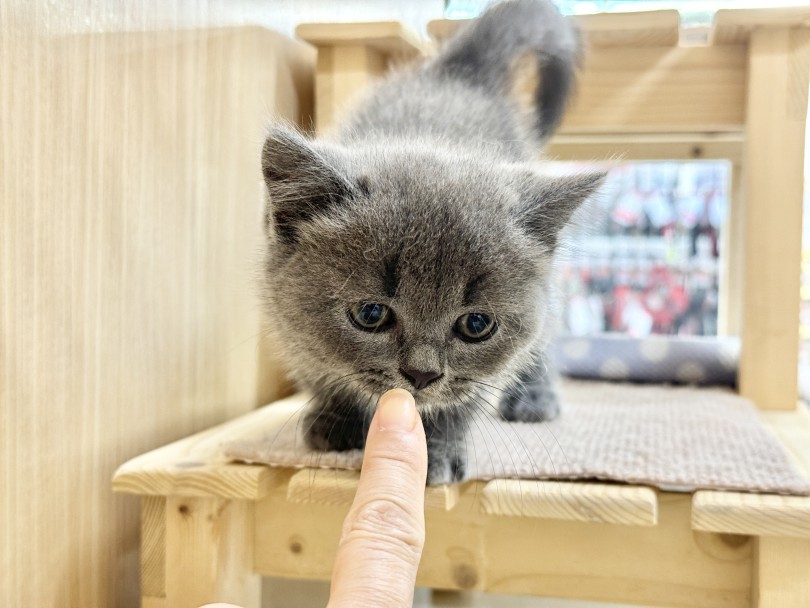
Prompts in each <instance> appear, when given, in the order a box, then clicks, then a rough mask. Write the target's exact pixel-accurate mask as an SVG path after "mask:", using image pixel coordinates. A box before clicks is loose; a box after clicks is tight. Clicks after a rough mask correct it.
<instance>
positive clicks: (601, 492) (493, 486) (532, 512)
mask: <svg viewBox="0 0 810 608" xmlns="http://www.w3.org/2000/svg"><path fill="white" fill-rule="evenodd" d="M481 503H482V504H481V506H482V508H483V510H484V513H487V514H488V515H501V516H508V517H534V518H542V519H561V520H567V521H583V522H592V523H607V524H622V525H630V526H654V525H656V524H657V523H658V498H657V496H656V493H655V491H654V490H652V489H651V488H646V487H641V486H623V485H617V484H606V483H582V482H560V481H535V480H526V479H495V480H493V481H490V482H487V484H486V485H485V486H484V489H483V490H482V491H481Z"/></svg>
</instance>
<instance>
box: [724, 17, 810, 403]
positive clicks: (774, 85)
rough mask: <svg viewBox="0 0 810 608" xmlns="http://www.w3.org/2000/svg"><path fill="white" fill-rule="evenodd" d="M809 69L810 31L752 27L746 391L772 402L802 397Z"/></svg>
mask: <svg viewBox="0 0 810 608" xmlns="http://www.w3.org/2000/svg"><path fill="white" fill-rule="evenodd" d="M732 48H733V47H732ZM809 72H810V32H808V31H806V30H789V29H767V28H766V29H758V30H755V31H754V32H753V33H752V34H751V43H750V52H749V73H748V112H747V129H746V135H747V146H746V157H745V167H744V171H745V186H744V187H745V193H746V203H745V243H744V252H745V262H744V264H745V272H744V276H745V285H744V290H743V293H744V305H743V323H742V352H741V359H740V393H741V394H743V395H744V396H746V397H748V398H750V399H752V400H753V401H754V402H755V403H757V405H759V406H760V407H762V408H766V409H793V408H795V407H796V402H797V399H798V389H797V383H798V377H797V376H798V369H797V368H798V351H799V286H800V274H799V273H800V265H801V233H802V203H803V194H804V191H803V190H804V175H803V173H804V162H803V160H804V131H805V119H806V115H807V87H808V75H809Z"/></svg>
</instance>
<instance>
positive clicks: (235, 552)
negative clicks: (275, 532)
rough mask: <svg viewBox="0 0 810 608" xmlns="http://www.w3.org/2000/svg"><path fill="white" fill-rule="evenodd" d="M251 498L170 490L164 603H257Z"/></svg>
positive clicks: (182, 606) (248, 606) (179, 607)
mask: <svg viewBox="0 0 810 608" xmlns="http://www.w3.org/2000/svg"><path fill="white" fill-rule="evenodd" d="M252 540H253V503H252V502H250V501H245V500H228V499H222V498H192V497H180V496H172V497H170V498H168V499H167V501H166V602H165V604H166V606H169V607H171V608H199V607H200V606H202V605H204V604H210V603H213V602H228V603H233V604H236V605H238V606H240V607H241V608H259V607H260V605H261V579H260V577H259V576H257V575H256V574H255V573H254V570H253V552H254V546H253V543H252V542H251V541H252Z"/></svg>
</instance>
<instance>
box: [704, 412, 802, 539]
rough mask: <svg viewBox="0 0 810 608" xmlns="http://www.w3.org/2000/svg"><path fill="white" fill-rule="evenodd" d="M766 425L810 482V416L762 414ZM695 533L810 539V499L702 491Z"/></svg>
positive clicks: (778, 413) (783, 413)
mask: <svg viewBox="0 0 810 608" xmlns="http://www.w3.org/2000/svg"><path fill="white" fill-rule="evenodd" d="M760 417H761V419H762V422H763V424H764V425H765V427H766V428H768V430H770V431H771V432H772V433H773V434H774V435H775V436H776V438H777V439H778V440H779V443H780V444H782V447H783V448H785V450H786V451H787V452H788V454H789V455H790V456H791V459H792V460H793V464H794V465H795V466H796V468H797V469H798V470H799V472H800V473H802V474H803V475H804V477H805V478H807V479H810V412H808V410H807V408H806V407H805V406H804V405H802V404H799V406H798V408H797V409H796V410H794V411H792V412H778V411H771V412H762V413H761V414H760ZM692 529H694V530H701V531H703V532H721V533H726V534H749V535H752V536H781V537H785V536H787V537H794V538H810V496H777V495H774V494H747V493H744V492H713V491H699V492H696V493H695V495H694V497H693V498H692Z"/></svg>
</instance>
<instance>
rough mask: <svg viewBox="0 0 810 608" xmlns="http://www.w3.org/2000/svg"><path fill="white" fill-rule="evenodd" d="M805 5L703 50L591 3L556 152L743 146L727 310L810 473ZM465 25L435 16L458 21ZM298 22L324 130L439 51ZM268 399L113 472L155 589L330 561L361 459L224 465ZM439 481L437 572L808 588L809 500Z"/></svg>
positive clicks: (239, 586) (430, 497)
mask: <svg viewBox="0 0 810 608" xmlns="http://www.w3.org/2000/svg"><path fill="white" fill-rule="evenodd" d="M808 19H810V10H808V9H784V10H782V9H780V10H775V11H720V12H719V13H718V15H717V18H716V23H715V26H714V28H713V30H712V32H711V33H710V36H709V39H710V41H711V43H712V44H711V45H709V46H706V47H679V46H677V43H678V40H679V34H678V19H677V14H676V13H673V12H671V11H660V12H654V13H641V14H634V15H600V16H589V17H587V18H584V19H582V20H581V25H582V27H583V29H584V31H585V32H586V36H587V37H588V39H589V41H590V44H591V46H592V47H598V52H596V51H594V52H593V53H592V54H591V55H590V59H589V63H588V65H587V67H586V69H585V71H584V73H583V77H582V85H581V87H580V92H579V97H578V101H577V103H576V105H575V106H574V107H573V108H572V111H571V113H570V114H569V116H568V118H567V120H566V122H565V123H564V125H563V127H562V129H561V131H560V134H559V135H558V136H557V137H556V138H555V140H554V141H553V142H552V144H551V146H550V148H549V154H550V155H551V156H554V157H558V158H564V159H598V158H608V157H610V158H612V157H615V156H617V155H622V154H623V155H625V156H626V157H627V158H638V159H652V158H696V157H697V158H725V159H728V160H730V161H731V162H732V163H733V166H734V167H735V171H734V177H733V180H734V181H733V184H732V192H733V198H734V200H733V205H732V207H733V211H732V216H731V218H730V223H729V225H730V227H731V228H732V229H731V231H730V242H729V245H730V249H729V250H730V254H731V255H730V259H731V266H730V270H731V271H733V273H732V276H733V277H734V278H733V280H730V281H729V282H728V283H727V284H726V285H725V287H724V289H725V292H726V296H727V300H728V302H729V304H728V305H727V308H726V310H725V312H724V313H723V314H724V315H725V323H726V324H727V327H728V328H730V329H734V328H736V327H737V326H738V324H741V333H742V341H743V354H742V366H741V382H740V384H741V392H742V393H743V394H744V395H746V396H748V397H751V398H752V399H753V400H754V401H755V402H756V403H757V405H759V406H760V407H761V408H762V410H763V412H762V421H763V424H765V425H767V426H768V427H769V428H770V429H771V430H772V432H773V433H774V434H775V435H776V436H777V437H778V438H779V440H780V441H781V443H782V444H783V445H784V446H785V447H786V448H787V450H788V451H789V452H790V454H791V455H792V456H793V458H794V460H795V462H796V465H797V466H798V467H799V469H800V470H801V471H802V472H803V473H804V474H805V475H806V476H807V477H808V478H810V415H809V414H808V413H807V412H806V410H805V409H804V408H798V409H797V407H796V405H797V392H796V363H797V356H798V342H797V340H798V304H799V264H800V250H799V239H800V230H801V221H800V219H801V197H802V184H803V179H802V177H803V176H802V169H803V144H804V124H805V115H806V109H807V87H808V73H810V44H808V41H810V38H808V36H807V31H806V30H805V29H803V26H804V23H805V21H806V20H808ZM456 25H457V24H455V23H449V22H434V23H433V24H431V27H430V31H431V32H432V33H433V34H434V35H435V36H436V37H437V38H441V37H442V36H446V35H448V34H449V32H450V31H451V30H452V29H453V28H454V27H455V26H456ZM298 35H299V37H301V38H303V39H305V40H308V41H309V42H311V43H312V44H314V45H315V46H316V47H317V48H318V69H317V73H316V95H317V97H318V99H317V101H316V107H317V110H316V113H317V127H318V128H319V129H325V128H328V127H329V126H330V125H331V124H332V123H333V121H334V116H335V114H336V113H337V112H339V111H340V110H341V109H342V108H343V107H345V105H346V104H347V103H349V102H350V98H351V97H352V96H354V95H356V94H357V93H358V92H359V91H360V90H361V89H362V88H363V87H365V86H366V84H367V83H368V82H370V81H371V80H372V79H373V78H375V77H377V76H378V75H380V74H381V73H382V72H383V71H384V69H385V68H386V67H387V66H388V65H389V64H390V63H391V61H394V60H397V58H398V57H401V56H403V55H405V56H407V55H411V56H412V55H417V54H419V53H422V52H423V51H424V48H423V45H421V43H418V42H415V39H414V38H413V37H411V36H409V35H406V34H404V32H403V31H402V29H401V26H399V25H398V24H391V23H385V24H339V25H337V24H335V25H328V24H318V25H307V26H301V27H300V28H299V30H298ZM743 192H744V193H745V196H743ZM294 399H300V397H295V398H294ZM765 410H768V411H765ZM263 415H264V414H263V411H262V410H259V411H256V412H253V413H251V414H249V415H247V416H244V417H242V418H240V419H236V420H234V421H232V422H230V423H227V424H226V425H223V426H221V427H217V428H215V429H211V430H210V431H206V432H205V433H201V434H199V435H195V436H193V437H190V438H187V439H184V440H182V441H180V442H177V443H175V444H172V445H170V446H167V447H165V448H162V449H161V450H157V451H155V452H152V453H149V454H146V455H144V456H142V457H140V458H138V459H135V460H133V461H131V462H129V463H127V464H126V465H124V466H123V467H121V469H120V470H119V471H118V473H117V474H116V477H115V480H114V484H113V485H114V488H115V490H116V491H120V492H128V493H134V494H138V495H140V496H142V519H143V538H142V547H143V551H142V558H141V559H142V572H143V591H144V599H143V605H144V606H146V607H149V608H158V607H169V606H171V607H172V608H187V607H188V608H192V607H196V606H197V605H198V604H200V603H204V602H206V601H231V602H236V603H241V604H242V605H244V606H246V608H257V607H258V605H259V599H258V575H260V574H261V575H277V576H286V577H301V578H322V579H323V578H327V577H328V576H329V574H330V571H331V565H332V559H333V555H334V552H335V547H336V544H337V540H338V535H339V531H340V527H341V526H340V524H341V521H342V518H343V517H344V516H345V514H346V512H347V509H348V505H349V503H350V501H351V498H352V496H353V493H354V491H355V488H356V483H357V475H356V474H355V473H347V472H335V471H314V470H308V469H307V470H303V471H297V472H296V471H289V470H283V469H269V468H266V467H262V466H251V465H244V464H228V463H222V462H220V461H218V456H217V453H218V452H217V449H218V445H219V444H220V443H221V442H222V441H225V440H227V439H228V438H229V437H232V436H233V435H235V434H238V433H239V430H240V429H241V428H246V427H250V426H253V425H254V424H256V423H257V421H258V420H259V419H260V418H261V416H263ZM427 492H428V493H427V501H426V502H427V511H426V512H427V539H428V540H427V545H426V548H425V553H424V559H423V562H422V565H421V568H420V572H419V579H418V583H419V584H421V585H426V586H431V587H435V588H445V589H476V590H482V591H494V592H501V593H521V594H538V595H551V596H556V597H569V598H574V597H576V598H583V599H594V600H604V601H613V602H624V603H636V604H654V605H667V606H682V607H684V608H686V607H688V608H735V607H740V608H742V607H745V606H756V607H759V608H771V607H773V608H777V607H778V608H804V607H805V606H810V576H808V572H810V498H799V497H782V496H775V495H764V496H762V495H750V494H743V493H730V492H729V493H723V492H713V491H700V492H696V493H695V494H694V495H692V496H690V495H687V494H672V493H665V492H657V491H654V490H652V489H650V488H644V487H634V486H616V485H607V484H599V483H594V484H580V483H574V482H541V481H521V482H516V481H509V480H494V481H491V482H488V483H481V482H474V483H468V484H465V485H462V486H454V487H443V488H429V489H428V491H427ZM518 556H519V559H518ZM192 583H193V584H192Z"/></svg>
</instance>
